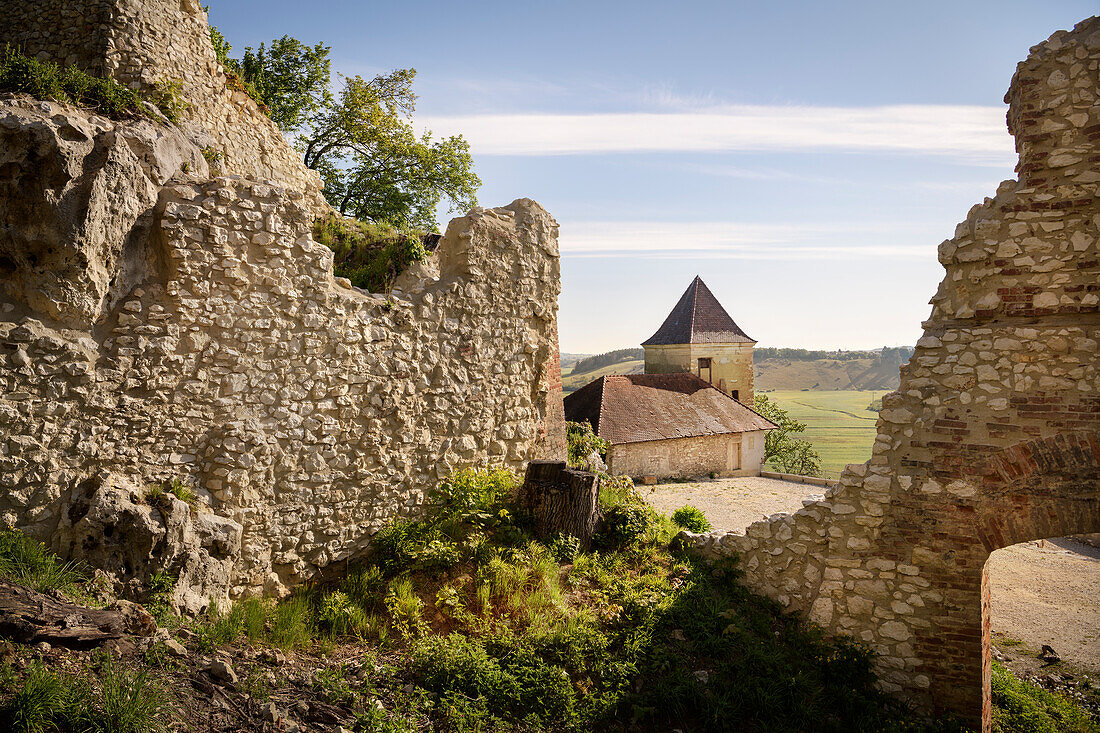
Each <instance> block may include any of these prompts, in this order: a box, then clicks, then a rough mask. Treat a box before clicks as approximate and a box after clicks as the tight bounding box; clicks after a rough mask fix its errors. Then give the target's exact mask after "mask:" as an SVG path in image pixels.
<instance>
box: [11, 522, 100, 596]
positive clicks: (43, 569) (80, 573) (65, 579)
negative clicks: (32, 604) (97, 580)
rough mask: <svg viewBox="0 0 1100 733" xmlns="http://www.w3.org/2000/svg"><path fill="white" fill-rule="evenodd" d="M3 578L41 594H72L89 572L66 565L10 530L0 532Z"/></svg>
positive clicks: (40, 546)
mask: <svg viewBox="0 0 1100 733" xmlns="http://www.w3.org/2000/svg"><path fill="white" fill-rule="evenodd" d="M0 576H2V577H5V578H7V579H8V580H10V581H12V582H13V583H18V584H20V585H25V586H27V587H29V588H33V589H34V590H36V591H39V592H40V593H45V592H46V591H51V590H60V591H62V592H64V593H70V594H71V593H73V592H75V591H76V590H77V584H78V583H80V582H82V581H83V580H84V579H85V568H84V566H83V565H82V564H81V563H77V562H62V561H61V559H60V558H59V557H58V556H57V555H55V554H54V553H52V552H50V551H49V550H48V549H46V546H45V545H44V544H42V543H41V542H36V541H35V540H33V539H31V538H30V537H28V536H26V535H25V534H23V533H22V532H20V531H19V530H17V529H13V528H11V527H6V528H4V529H0Z"/></svg>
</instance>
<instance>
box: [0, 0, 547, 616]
mask: <svg viewBox="0 0 1100 733" xmlns="http://www.w3.org/2000/svg"><path fill="white" fill-rule="evenodd" d="M93 6H94V7H93ZM25 9H26V6H25V5H24V4H21V3H8V4H5V5H4V6H3V9H2V10H0V28H2V29H3V33H6V34H8V35H16V36H18V40H21V41H22V43H23V44H24V46H25V47H27V48H28V50H33V51H34V52H35V53H38V54H40V55H44V56H45V57H47V58H57V59H58V60H60V61H68V60H73V59H75V60H76V61H77V62H78V63H84V64H87V65H89V66H90V67H92V68H95V64H94V63H92V62H93V61H95V60H96V59H97V58H100V56H97V54H102V55H103V56H102V58H100V65H99V68H101V69H103V70H105V73H112V74H115V75H116V76H117V78H120V79H123V80H126V79H127V78H128V77H129V76H131V75H132V74H133V73H135V70H137V69H141V70H144V71H145V72H149V70H157V69H162V70H163V69H170V70H172V71H173V73H178V74H180V75H182V76H183V77H184V78H185V81H186V83H185V85H184V89H185V92H187V93H188V94H189V95H191V99H192V101H193V103H194V105H195V106H194V107H193V109H194V110H195V112H194V116H193V117H192V118H191V119H190V120H189V121H188V122H187V123H186V124H183V125H181V126H180V127H178V128H177V127H175V126H172V125H168V124H153V123H150V122H148V121H128V122H127V121H124V122H112V121H110V120H105V119H103V118H101V117H98V116H96V115H95V114H92V113H89V112H87V111H82V110H79V109H75V108H72V107H67V106H65V105H60V104H56V103H51V102H43V101H36V100H30V99H26V98H8V99H0V521H3V522H6V523H8V524H11V525H14V526H16V527H18V528H20V529H22V530H25V531H27V532H29V533H30V534H32V535H34V536H36V537H38V538H40V539H43V540H45V541H48V542H49V543H50V544H51V545H52V546H53V547H54V548H55V549H56V550H58V551H60V552H61V553H62V554H63V555H65V556H68V557H74V558H85V559H88V560H90V561H91V562H93V564H96V565H100V566H102V565H104V564H106V565H107V566H108V569H110V570H112V571H114V572H115V573H116V574H117V575H118V576H119V577H120V578H123V579H125V578H137V580H139V581H141V580H144V579H147V578H148V577H149V575H151V574H152V573H153V572H158V571H162V570H164V571H168V572H170V573H172V574H173V575H176V576H178V577H179V584H178V586H177V588H176V590H175V593H174V600H175V602H176V604H177V605H179V606H180V607H184V608H187V609H189V610H192V611H196V610H200V609H202V608H204V607H205V606H206V605H207V604H208V603H209V602H210V601H211V600H215V601H224V600H226V599H227V598H229V597H238V596H242V595H246V594H258V593H276V594H279V593H284V592H286V590H287V589H288V588H290V587H292V586H293V585H294V584H295V583H298V582H300V581H302V580H303V579H306V578H309V577H311V576H313V575H314V574H316V573H317V572H318V571H319V570H321V569H322V568H324V567H325V566H326V565H329V564H331V563H333V562H336V561H339V560H343V559H346V558H349V557H352V556H354V555H356V554H357V553H359V552H361V551H362V550H363V549H364V548H365V546H366V545H367V544H368V543H369V540H370V537H371V535H372V534H373V532H375V531H376V530H377V529H378V528H379V527H380V526H381V525H382V524H383V523H384V522H386V521H387V520H388V519H390V518H392V517H394V516H398V515H411V514H415V513H417V512H418V511H419V510H420V508H421V507H422V505H423V502H424V500H425V495H426V493H427V491H428V490H429V489H431V488H432V487H434V486H435V485H436V484H437V483H438V482H439V480H440V479H441V478H443V477H445V476H447V475H449V474H450V473H451V472H452V471H454V470H456V469H459V468H461V467H465V466H487V465H503V466H507V467H511V468H514V469H517V470H521V469H522V467H523V465H524V464H525V463H526V462H527V461H529V460H530V459H532V458H561V457H564V444H565V434H564V416H563V412H562V407H561V397H560V390H561V384H560V372H559V371H558V370H557V369H556V366H557V331H556V323H557V297H558V292H559V289H560V282H559V268H558V248H557V224H556V222H555V221H554V219H553V218H552V217H551V216H550V215H549V214H548V213H547V212H546V211H545V210H543V209H542V208H541V207H540V206H539V205H538V204H536V203H535V202H533V201H530V200H527V199H520V200H517V201H515V202H513V203H512V204H510V205H509V206H506V207H502V208H497V209H489V210H485V209H475V210H473V211H471V212H470V213H469V214H468V215H467V216H464V217H462V218H459V219H455V220H454V221H452V222H451V224H450V226H449V227H448V229H447V232H446V235H445V236H444V237H443V239H442V241H441V243H440V245H439V247H438V249H437V251H436V254H435V255H434V256H433V257H432V258H431V261H430V262H428V263H427V264H425V265H423V266H416V267H414V268H413V269H412V270H411V271H410V272H408V273H406V274H405V275H404V276H403V277H402V278H401V280H400V281H399V283H398V288H396V289H395V290H394V292H393V293H392V294H389V295H376V294H370V293H366V292H363V291H359V290H356V289H354V288H351V287H350V285H348V283H347V281H345V280H343V279H342V278H334V277H333V272H332V253H331V252H330V251H329V250H328V249H327V248H326V247H324V246H323V245H320V244H318V243H316V242H314V241H313V238H312V236H311V227H312V222H313V219H314V215H315V213H316V211H317V207H318V203H317V200H316V193H317V189H316V187H315V186H312V184H310V180H311V176H312V174H311V173H310V172H308V171H305V169H304V168H302V167H301V165H300V163H293V162H292V161H294V160H296V159H295V158H294V155H295V154H294V151H293V150H292V149H291V148H290V147H289V145H287V144H286V142H285V141H284V140H283V139H282V137H281V136H279V135H278V132H277V131H275V133H274V134H272V132H271V130H272V129H274V128H273V127H271V125H270V121H269V120H266V119H264V120H263V122H264V123H265V124H260V125H259V126H258V127H256V128H255V130H254V131H255V136H254V137H252V138H249V137H248V135H250V134H252V132H251V131H253V125H254V122H255V120H254V119H253V118H256V116H257V115H258V116H259V117H260V118H262V117H263V115H262V113H261V112H260V111H259V110H258V109H257V108H256V107H255V105H254V104H253V105H251V107H248V105H250V104H251V102H250V101H249V100H247V99H246V100H244V101H242V102H241V103H242V104H244V105H245V107H247V109H246V110H245V111H246V113H247V114H243V116H241V115H237V112H234V108H233V107H232V106H227V105H222V104H220V103H218V104H219V105H220V106H218V105H214V106H211V104H212V103H211V104H205V106H204V104H203V103H201V100H198V99H196V98H195V97H194V95H196V94H198V95H201V94H204V93H206V92H205V91H204V90H206V89H207V87H211V86H213V87H217V84H219V83H220V84H222V85H223V87H224V83H225V79H224V76H218V75H217V74H216V73H212V72H211V73H210V74H208V76H207V77H205V78H204V77H203V74H207V73H208V72H210V71H211V70H210V69H209V68H208V66H209V65H208V64H207V62H208V61H209V60H210V59H212V58H213V56H212V53H213V52H212V50H211V49H210V41H209V38H208V36H207V29H206V24H205V16H204V15H203V14H202V13H201V10H199V9H198V8H197V6H193V7H192V4H189V3H186V2H184V3H180V2H167V1H165V0H158V1H156V2H144V3H135V2H130V1H129V0H117V1H108V0H94V1H93V0H87V2H81V3H52V2H47V3H42V4H39V5H37V6H36V11H35V13H38V14H35V13H29V12H24V11H25ZM85 12H87V13H89V14H84V13H85ZM184 16H186V17H184ZM196 19H198V20H201V21H202V22H201V23H200V22H198V20H196ZM16 22H17V23H18V25H15V23H16ZM74 29H75V30H74ZM119 29H122V30H121V31H120V30H119ZM55 31H56V32H55ZM150 39H151V40H150ZM0 40H3V39H0ZM146 41H147V42H146ZM70 43H71V44H73V45H72V46H71V47H69V46H67V44H70ZM158 44H160V45H159V46H158ZM177 46H178V48H183V49H187V48H192V47H194V48H198V49H200V50H201V51H202V53H196V54H195V56H194V58H195V60H196V61H195V64H193V65H191V66H187V65H186V60H187V55H186V54H182V55H181V54H180V53H179V52H178V49H177V50H171V51H165V56H164V57H163V58H158V57H157V56H156V54H157V53H158V50H157V49H158V48H161V47H164V48H169V47H171V48H176V47H177ZM66 48H69V49H70V50H69V51H66ZM135 48H137V49H138V50H134V49H135ZM70 56H71V57H72V58H70ZM165 59H167V61H165ZM147 62H148V63H147ZM126 70H129V71H126ZM218 73H220V72H218ZM143 78H144V77H143ZM211 79H212V81H211ZM153 81H156V79H155V78H151V79H146V81H144V82H141V84H140V85H144V84H145V83H146V82H148V83H152V82H153ZM223 91H224V89H223ZM223 96H224V95H223ZM219 98H222V99H223V101H224V98H223V97H219ZM215 101H216V100H215ZM227 131H228V132H227ZM238 138H239V139H238ZM211 140H213V141H215V142H217V143H219V144H221V145H223V146H224V148H223V149H225V150H227V151H230V152H229V154H228V161H229V164H230V166H231V168H230V170H235V171H236V172H237V173H242V174H247V175H248V176H249V177H241V176H239V175H231V176H217V177H215V176H213V175H212V173H211V171H210V170H209V169H208V167H207V164H206V161H205V160H204V158H203V155H202V151H201V148H202V147H203V146H205V145H207V144H209V142H210V141H211ZM235 140H236V142H234V141H235ZM249 145H255V146H257V148H256V149H257V150H260V149H261V148H262V151H261V152H257V153H255V154H253V153H250V152H248V151H249V150H251V148H249ZM234 150H236V151H238V152H237V153H233V152H232V151H234ZM261 153H262V154H261ZM280 161H282V162H280ZM234 164H235V165H236V168H233V167H232V166H233V165H234ZM258 176H263V177H265V179H264V180H257V177H258ZM268 179H274V180H268ZM172 479H178V480H181V481H183V482H184V483H185V484H186V485H188V486H190V487H192V488H193V489H194V490H195V491H196V492H197V493H198V495H199V498H200V501H199V507H198V510H197V511H193V512H192V511H190V510H188V508H187V507H186V505H185V504H184V503H183V502H181V501H179V500H178V499H176V498H174V497H172V496H162V497H159V498H155V499H149V498H148V497H147V493H148V492H147V487H148V485H149V484H150V483H151V482H162V481H170V480H172Z"/></svg>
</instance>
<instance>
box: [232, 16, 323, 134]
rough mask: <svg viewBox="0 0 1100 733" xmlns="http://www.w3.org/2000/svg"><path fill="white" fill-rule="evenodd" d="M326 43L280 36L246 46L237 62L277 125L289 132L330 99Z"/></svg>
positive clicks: (300, 125) (320, 108)
mask: <svg viewBox="0 0 1100 733" xmlns="http://www.w3.org/2000/svg"><path fill="white" fill-rule="evenodd" d="M328 54H329V47H328V46H326V45H324V44H323V43H318V44H317V45H316V46H307V45H305V44H304V43H302V42H301V41H299V40H298V39H297V38H291V37H290V36H283V37H282V38H278V39H276V40H274V41H272V42H271V48H267V46H266V45H265V44H263V43H261V44H260V47H259V48H256V49H254V48H251V47H249V48H246V49H245V50H244V56H243V57H242V58H241V60H240V61H239V62H237V63H238V65H239V69H240V75H241V78H242V79H243V80H244V81H245V82H246V83H247V84H250V85H251V86H252V88H253V89H255V90H256V93H257V94H259V96H260V99H259V100H258V101H260V102H263V103H264V104H265V105H267V108H268V110H269V112H268V114H269V115H270V117H271V119H272V120H274V122H275V124H276V125H278V126H279V129H281V130H283V131H286V132H292V131H295V130H297V129H298V128H300V127H302V125H304V124H306V123H307V122H308V121H309V120H310V119H312V118H313V116H314V115H316V114H318V113H319V112H320V111H321V110H322V109H324V108H326V107H327V106H328V105H329V104H331V102H332V93H331V92H330V91H329V81H330V78H331V74H330V71H329V58H328Z"/></svg>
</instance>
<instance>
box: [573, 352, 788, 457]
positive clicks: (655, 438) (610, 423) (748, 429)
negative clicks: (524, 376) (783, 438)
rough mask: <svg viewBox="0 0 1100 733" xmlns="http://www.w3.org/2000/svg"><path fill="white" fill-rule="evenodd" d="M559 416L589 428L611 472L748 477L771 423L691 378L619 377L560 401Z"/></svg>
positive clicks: (605, 379) (681, 375) (602, 380)
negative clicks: (599, 441)
mask: <svg viewBox="0 0 1100 733" xmlns="http://www.w3.org/2000/svg"><path fill="white" fill-rule="evenodd" d="M565 417H566V419H567V420H570V421H573V422H588V423H589V424H590V425H591V426H592V429H593V430H594V431H595V432H596V434H597V435H599V436H600V437H601V438H603V439H604V440H606V441H607V442H608V443H609V444H610V447H609V449H608V452H607V456H606V458H605V460H606V462H607V466H608V470H609V471H610V472H611V473H612V474H614V475H619V474H625V475H627V476H634V477H647V476H653V477H658V478H674V477H679V478H687V477H691V476H705V475H708V474H713V475H716V476H755V475H758V474H759V473H760V466H761V463H762V461H763V457H764V438H765V436H766V434H767V431H768V430H773V429H775V427H776V425H775V424H774V423H772V422H770V421H769V420H767V419H766V418H764V417H762V416H761V415H759V414H758V413H756V412H755V411H753V410H752V409H750V408H748V407H747V406H745V405H744V404H742V403H741V402H739V401H738V400H735V399H733V397H731V396H730V395H728V394H726V393H725V392H723V391H721V390H719V389H718V388H716V387H715V386H713V385H711V384H708V383H707V382H706V381H704V380H703V379H700V378H699V377H698V376H696V375H694V374H689V373H686V372H681V373H678V374H623V375H613V376H607V377H600V378H599V379H597V380H595V381H593V382H589V383H588V384H587V385H585V386H584V387H582V388H581V389H579V390H577V391H576V392H574V393H572V394H570V395H567V396H566V398H565Z"/></svg>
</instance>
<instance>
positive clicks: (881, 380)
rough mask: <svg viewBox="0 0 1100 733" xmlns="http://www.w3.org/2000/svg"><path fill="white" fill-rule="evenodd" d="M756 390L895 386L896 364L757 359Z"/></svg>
mask: <svg viewBox="0 0 1100 733" xmlns="http://www.w3.org/2000/svg"><path fill="white" fill-rule="evenodd" d="M754 374H755V382H756V383H755V388H756V391H758V392H762V391H764V390H772V389H813V390H841V389H861V390H862V389H887V390H892V389H896V388H897V386H898V365H897V364H890V363H886V362H884V361H882V360H881V359H871V358H868V359H849V360H846V361H839V360H836V359H814V360H812V361H794V360H791V359H782V358H775V359H756V361H755V369H754Z"/></svg>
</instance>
